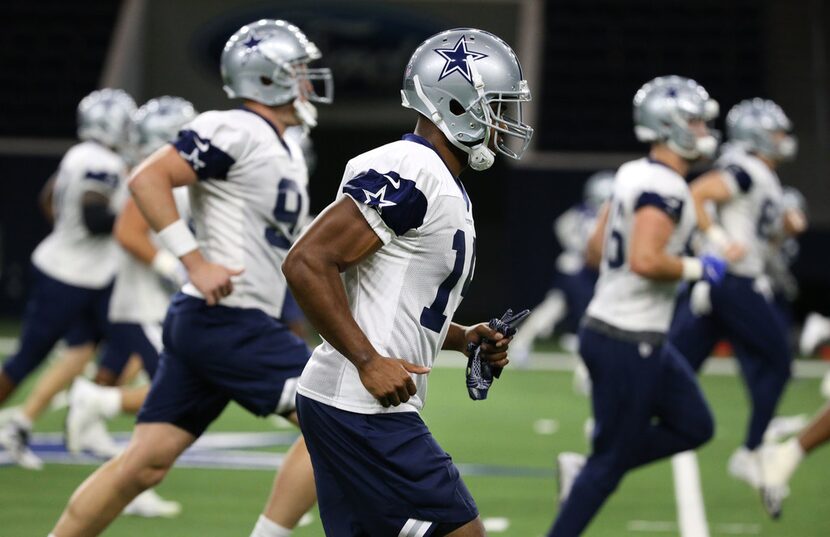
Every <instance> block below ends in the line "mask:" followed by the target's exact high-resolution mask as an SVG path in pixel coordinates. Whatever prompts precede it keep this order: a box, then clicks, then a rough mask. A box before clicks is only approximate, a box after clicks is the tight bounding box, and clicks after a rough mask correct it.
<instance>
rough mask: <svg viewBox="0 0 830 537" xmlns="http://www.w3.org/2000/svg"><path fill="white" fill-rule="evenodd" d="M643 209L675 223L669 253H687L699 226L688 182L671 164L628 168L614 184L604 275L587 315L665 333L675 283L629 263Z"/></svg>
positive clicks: (649, 162) (615, 324) (622, 326)
mask: <svg viewBox="0 0 830 537" xmlns="http://www.w3.org/2000/svg"><path fill="white" fill-rule="evenodd" d="M643 207H656V208H658V209H660V210H662V211H664V212H665V213H666V214H667V215H668V216H669V217H670V218H671V219H672V220H673V221H674V223H675V228H674V231H673V232H672V234H671V237H670V238H669V242H668V244H667V245H666V252H667V253H669V254H671V255H681V254H682V253H683V251H684V249H685V247H686V243H687V242H688V240H689V237H690V236H691V234H692V232H693V230H694V228H695V225H696V223H697V219H696V217H695V212H694V205H693V203H692V199H691V195H690V193H689V187H688V186H687V185H686V182H685V181H684V180H683V178H682V177H681V176H680V175H679V174H678V173H677V172H675V171H674V170H672V169H671V168H669V167H668V166H666V165H664V164H661V163H659V162H655V161H653V160H651V159H648V158H642V159H639V160H635V161H632V162H628V163H626V164H624V165H623V166H621V167H620V169H619V171H618V172H617V176H616V179H615V180H614V196H613V198H612V199H611V206H610V212H609V214H608V222H607V224H606V227H605V242H604V246H603V252H602V264H601V265H600V275H599V280H598V281H597V285H596V289H595V291H594V298H593V300H591V304H590V305H589V306H588V312H587V315H588V317H592V318H594V319H597V320H600V321H602V322H604V323H606V324H609V325H611V326H613V327H615V328H619V329H621V330H625V331H628V332H648V333H658V334H665V333H666V332H667V331H668V328H669V324H670V323H671V318H672V314H673V311H674V301H675V292H676V290H677V282H665V281H655V280H650V279H647V278H644V277H642V276H640V275H639V274H636V273H635V272H633V271H632V270H631V268H630V266H629V264H628V261H629V259H628V249H629V246H630V243H631V233H632V230H633V227H634V215H635V214H636V212H637V210H639V209H640V208H643Z"/></svg>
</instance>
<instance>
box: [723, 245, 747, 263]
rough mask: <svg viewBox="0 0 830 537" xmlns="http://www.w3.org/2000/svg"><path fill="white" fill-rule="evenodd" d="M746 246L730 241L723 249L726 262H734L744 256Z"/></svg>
mask: <svg viewBox="0 0 830 537" xmlns="http://www.w3.org/2000/svg"><path fill="white" fill-rule="evenodd" d="M746 253H747V250H746V247H745V246H744V245H743V244H741V243H739V242H730V243H729V244H728V245H727V246H726V248H724V250H723V258H724V259H726V261H727V262H728V263H735V262H736V261H740V260H741V259H743V258H744V257H745V256H746Z"/></svg>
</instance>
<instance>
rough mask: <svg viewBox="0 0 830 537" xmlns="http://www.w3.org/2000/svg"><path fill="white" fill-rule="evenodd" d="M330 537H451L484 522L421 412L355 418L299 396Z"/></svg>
mask: <svg viewBox="0 0 830 537" xmlns="http://www.w3.org/2000/svg"><path fill="white" fill-rule="evenodd" d="M297 415H298V417H299V419H300V428H301V429H302V431H303V436H304V437H305V441H306V444H307V445H308V452H309V453H310V454H311V462H312V464H313V466H314V480H315V483H316V485H317V501H318V502H319V505H320V518H321V519H322V521H323V528H324V529H325V531H326V536H327V537H389V536H398V537H401V536H402V537H426V536H434V537H437V536H439V535H446V534H447V533H449V532H450V531H452V530H454V529H456V528H459V527H461V526H463V525H464V524H466V523H467V522H469V521H471V520H473V519H475V518H476V517H477V516H478V508H477V507H476V504H475V501H473V498H472V496H471V495H470V492H469V490H467V487H466V485H465V484H464V482H463V481H462V480H461V476H460V474H459V473H458V469H457V468H456V467H455V465H454V464H453V462H452V458H450V456H449V455H448V454H447V453H446V452H445V451H444V450H443V449H441V446H439V445H438V443H437V442H436V441H435V439H434V438H433V437H432V434H430V432H429V430H428V429H427V426H426V425H425V424H424V422H423V420H421V417H420V416H419V415H418V414H417V413H415V412H400V413H392V414H356V413H353V412H347V411H345V410H340V409H337V408H334V407H332V406H329V405H324V404H322V403H319V402H317V401H314V400H312V399H309V398H307V397H303V396H302V395H297Z"/></svg>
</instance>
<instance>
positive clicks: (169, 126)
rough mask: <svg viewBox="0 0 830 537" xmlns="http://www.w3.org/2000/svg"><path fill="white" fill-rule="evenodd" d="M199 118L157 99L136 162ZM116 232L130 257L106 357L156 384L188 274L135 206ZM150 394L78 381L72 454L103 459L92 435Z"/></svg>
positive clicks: (124, 212) (146, 113)
mask: <svg viewBox="0 0 830 537" xmlns="http://www.w3.org/2000/svg"><path fill="white" fill-rule="evenodd" d="M195 117H196V112H195V110H194V108H193V105H192V104H191V103H189V102H188V101H186V100H184V99H181V98H179V97H168V96H165V97H161V98H158V99H151V100H150V101H148V102H147V103H145V104H144V105H143V106H141V107H140V108H139V109H138V110H137V112H136V113H135V116H134V123H135V128H134V132H135V133H136V140H135V145H136V146H137V149H136V156H137V157H138V158H139V159H140V160H142V159H144V158H147V157H149V156H150V155H151V154H152V153H153V152H155V151H156V150H157V149H159V148H160V147H162V146H164V145H165V144H167V143H169V142H171V141H174V140H175V139H176V136H177V134H178V132H179V129H180V128H181V127H183V126H184V125H185V124H186V123H188V122H189V121H191V120H192V119H193V118H195ZM174 197H175V200H176V208H177V210H178V212H179V214H180V215H182V217H183V218H185V219H187V218H188V215H189V212H190V211H189V203H188V199H187V189H186V188H177V189H176V190H175V191H174ZM114 234H115V238H116V240H118V242H119V243H120V245H121V246H122V247H123V248H124V249H125V250H126V252H127V253H128V254H129V255H125V256H123V257H122V259H121V263H120V267H119V270H118V276H117V278H116V280H115V284H114V287H113V293H112V298H111V299H110V307H109V320H110V334H109V338H108V341H107V347H106V350H105V352H104V355H105V358H104V359H106V357H107V356H112V355H116V356H114V357H113V358H112V360H115V361H125V360H126V359H127V358H128V357H129V356H131V355H133V354H136V355H138V356H139V357H140V358H141V361H142V363H143V366H144V369H145V371H147V373H148V375H149V376H150V378H152V376H153V375H154V374H155V371H156V367H157V365H158V353H159V352H160V350H161V324H162V322H163V320H164V315H165V313H166V311H167V306H168V305H169V303H170V297H171V294H172V292H173V291H174V290H176V289H178V288H179V287H181V285H183V284H184V283H185V281H186V279H187V278H186V277H187V272H186V270H185V269H184V266H183V265H182V264H181V262H180V261H179V260H178V259H177V258H176V256H174V255H173V254H172V253H170V252H168V251H166V250H164V249H162V248H159V245H158V240H157V239H155V237H153V236H152V235H153V234H152V230H150V228H149V225H148V224H147V223H146V221H145V220H144V218H143V217H142V216H141V213H140V212H139V210H138V208H137V207H136V206H135V203H134V202H133V201H132V200H129V199H128V200H126V202H125V204H124V207H123V208H122V209H121V212H120V215H119V217H118V219H117V221H116V224H115V230H114ZM147 391H148V388H147V387H143V388H137V389H130V388H109V387H103V386H96V385H94V384H92V383H90V382H88V381H85V380H84V379H82V378H79V379H77V380H76V382H75V384H74V385H73V387H72V390H71V392H70V397H69V403H70V408H69V413H68V414H67V418H66V433H67V447H68V448H69V451H70V452H73V453H78V452H80V451H82V450H87V451H92V452H94V453H96V454H100V453H98V451H99V450H100V449H101V447H100V438H99V437H100V435H97V434H91V433H94V431H96V429H97V428H100V427H101V426H102V425H103V422H102V421H101V422H100V423H95V422H96V421H99V420H100V418H104V417H106V418H110V417H113V416H115V415H116V414H117V413H118V412H120V411H126V412H131V413H136V412H138V410H139V408H140V407H141V403H142V402H143V400H144V399H143V396H144V395H146V392H147ZM107 394H109V395H107ZM115 454H116V453H105V454H102V455H108V456H113V455H115Z"/></svg>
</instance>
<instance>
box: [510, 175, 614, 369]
mask: <svg viewBox="0 0 830 537" xmlns="http://www.w3.org/2000/svg"><path fill="white" fill-rule="evenodd" d="M613 188H614V172H613V171H609V170H604V171H600V172H597V173H595V174H593V175H591V176H590V177H589V178H588V180H587V181H586V183H585V188H584V189H583V195H582V201H581V202H580V203H578V204H576V205H574V206H573V207H571V208H570V209H568V210H567V211H565V212H564V213H562V215H560V216H559V218H557V219H556V222H554V226H553V231H554V233H555V234H556V239H557V240H558V241H559V245H560V246H561V247H562V253H561V254H559V257H558V258H556V275H555V276H554V280H553V286H552V287H551V290H550V291H549V292H548V294H547V296H546V297H545V300H543V301H542V303H541V304H539V305H538V306H536V307H535V308H534V309H533V313H531V314H530V317H528V318H527V320H525V322H524V324H523V325H522V329H521V331H519V332H518V333H517V334H516V337H514V338H513V341H512V342H511V344H510V348H511V352H510V356H511V360H512V362H513V363H514V364H516V365H518V366H520V367H521V366H526V365H528V362H529V358H530V352H531V351H532V350H533V342H534V341H535V340H536V339H537V338H539V337H546V336H549V335H550V334H551V333H552V331H553V330H554V327H555V326H556V325H557V323H559V322H560V321H562V320H563V319H565V317H566V316H567V317H568V321H569V322H568V323H567V324H568V329H569V331H572V332H573V331H576V329H577V327H578V325H579V321H580V320H581V319H582V315H583V314H584V313H585V309H586V308H587V307H588V303H589V302H590V301H591V296H593V294H594V285H595V284H596V281H597V277H598V276H599V273H598V272H597V270H596V268H595V267H591V266H588V265H586V264H585V247H586V246H587V244H588V239H589V238H590V236H591V233H593V231H594V227H595V226H596V223H597V216H598V215H599V211H600V208H601V207H602V206H603V204H604V203H605V202H606V201H608V198H610V197H611V193H612V192H613ZM566 347H570V348H569V350H572V351H576V349H575V348H574V345H566Z"/></svg>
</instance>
